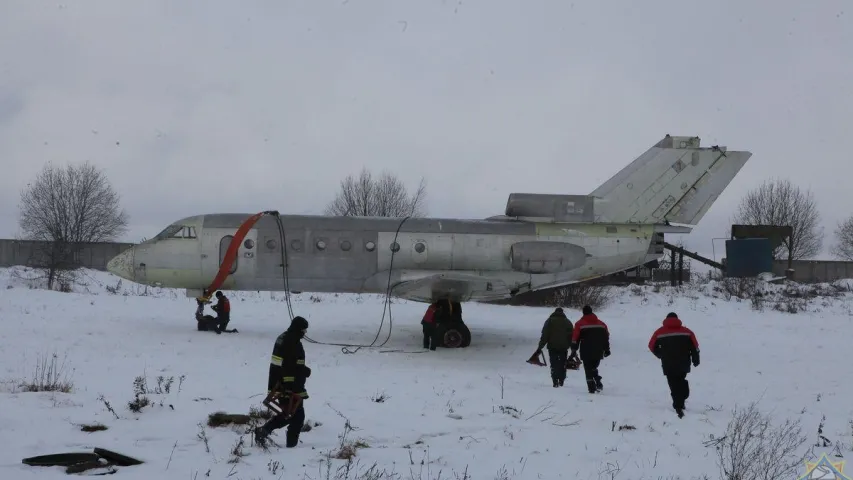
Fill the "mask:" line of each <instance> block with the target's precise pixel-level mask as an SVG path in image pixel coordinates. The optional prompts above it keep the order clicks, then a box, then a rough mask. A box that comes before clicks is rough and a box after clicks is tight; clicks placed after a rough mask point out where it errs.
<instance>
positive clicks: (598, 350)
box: [572, 313, 610, 360]
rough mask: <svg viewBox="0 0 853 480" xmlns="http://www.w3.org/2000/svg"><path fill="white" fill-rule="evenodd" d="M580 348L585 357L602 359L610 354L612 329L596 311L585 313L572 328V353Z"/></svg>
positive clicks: (581, 355) (582, 356) (582, 355)
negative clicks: (599, 317) (609, 328)
mask: <svg viewBox="0 0 853 480" xmlns="http://www.w3.org/2000/svg"><path fill="white" fill-rule="evenodd" d="M578 348H580V353H581V354H580V357H581V360H583V359H596V358H597V359H599V360H600V359H601V358H602V357H606V356H608V355H610V331H609V330H608V329H607V324H605V323H604V322H602V321H601V320H599V319H598V317H597V316H596V315H595V314H594V313H590V314H589V315H584V316H582V317H581V319H580V320H578V322H577V323H575V328H574V329H572V353H575V352H577V351H578Z"/></svg>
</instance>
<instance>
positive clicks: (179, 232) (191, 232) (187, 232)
mask: <svg viewBox="0 0 853 480" xmlns="http://www.w3.org/2000/svg"><path fill="white" fill-rule="evenodd" d="M167 238H197V237H196V233H195V227H188V226H185V225H169V226H168V227H166V228H165V229H164V230H163V231H162V232H160V233H158V234H157V236H155V237H154V240H165V239H167Z"/></svg>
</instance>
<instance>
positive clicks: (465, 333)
mask: <svg viewBox="0 0 853 480" xmlns="http://www.w3.org/2000/svg"><path fill="white" fill-rule="evenodd" d="M438 328H439V338H440V339H441V346H442V347H444V348H465V347H467V346H469V345H471V330H469V329H468V325H465V324H464V323H462V322H452V323H447V324H444V325H440V326H439V327H438Z"/></svg>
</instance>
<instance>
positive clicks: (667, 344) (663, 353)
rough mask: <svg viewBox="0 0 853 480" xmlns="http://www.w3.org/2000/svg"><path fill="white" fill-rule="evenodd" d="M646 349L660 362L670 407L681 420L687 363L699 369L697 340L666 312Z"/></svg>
mask: <svg viewBox="0 0 853 480" xmlns="http://www.w3.org/2000/svg"><path fill="white" fill-rule="evenodd" d="M649 350H651V352H652V353H653V354H654V355H655V356H656V357H658V358H659V359H660V364H661V368H662V369H663V374H664V375H665V376H666V381H667V383H668V384H669V393H670V396H671V397H672V408H674V409H675V413H677V414H678V417H679V418H681V417H683V416H684V402H685V401H686V400H687V397H689V396H690V384H689V383H688V382H687V374H688V373H690V364H691V363H692V364H693V366H694V367H698V366H699V341H698V340H696V335H695V334H694V333H693V331H692V330H690V329H689V328H687V327H685V326H684V325H683V324H682V323H681V320H680V319H679V318H678V315H676V314H675V313H674V312H670V313H669V314H667V316H666V318H665V319H664V320H663V325H662V326H661V327H660V328H658V329H657V330H655V333H653V334H652V338H651V339H649Z"/></svg>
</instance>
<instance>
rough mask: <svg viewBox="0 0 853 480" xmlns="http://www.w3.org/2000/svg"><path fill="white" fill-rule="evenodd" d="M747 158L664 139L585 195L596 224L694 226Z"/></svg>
mask: <svg viewBox="0 0 853 480" xmlns="http://www.w3.org/2000/svg"><path fill="white" fill-rule="evenodd" d="M751 156H752V153H750V152H746V151H727V149H726V147H720V146H713V147H705V148H702V147H700V146H699V137H672V136H670V135H667V136H666V137H664V138H663V139H662V140H661V141H660V142H658V143H657V144H655V145H654V146H653V147H651V148H649V149H648V150H647V151H646V152H645V153H643V154H642V155H640V156H639V157H637V158H636V159H635V160H634V161H633V162H631V163H630V164H629V165H628V166H626V167H625V168H623V169H622V170H621V171H619V172H618V173H617V174H616V175H614V176H613V177H611V178H610V179H609V180H607V181H606V182H604V183H603V184H601V186H599V187H598V188H596V189H595V190H594V191H593V192H592V193H591V194H590V196H591V197H595V221H596V222H613V223H664V222H667V221H668V222H671V223H680V224H686V225H696V224H697V223H699V220H701V219H702V217H703V216H704V215H705V213H706V212H707V211H708V209H709V208H710V207H711V205H712V204H713V203H714V202H715V201H716V200H717V198H718V197H719V196H720V194H721V193H722V192H723V190H725V189H726V187H728V185H729V183H731V181H732V180H733V179H734V177H735V175H737V173H738V172H739V171H740V169H741V168H742V167H743V166H744V164H746V161H747V160H749V158H750V157H751Z"/></svg>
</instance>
